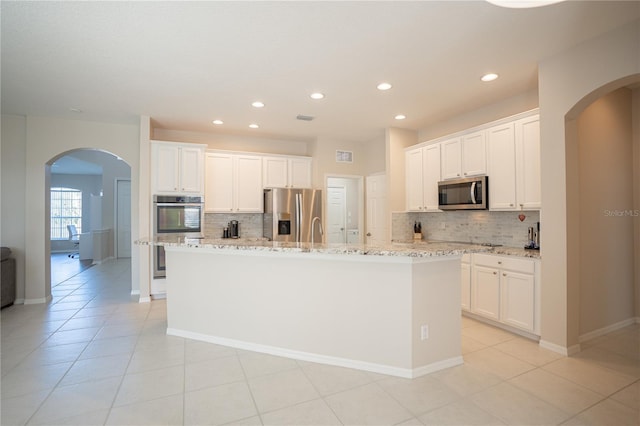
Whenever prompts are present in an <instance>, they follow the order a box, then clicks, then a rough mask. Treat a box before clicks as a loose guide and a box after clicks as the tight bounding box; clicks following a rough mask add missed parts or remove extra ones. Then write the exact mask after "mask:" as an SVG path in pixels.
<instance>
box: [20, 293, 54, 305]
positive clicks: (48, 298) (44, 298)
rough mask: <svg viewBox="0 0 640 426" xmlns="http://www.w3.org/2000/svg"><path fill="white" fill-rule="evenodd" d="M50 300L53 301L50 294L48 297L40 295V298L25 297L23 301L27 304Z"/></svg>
mask: <svg viewBox="0 0 640 426" xmlns="http://www.w3.org/2000/svg"><path fill="white" fill-rule="evenodd" d="M50 301H51V295H49V296H47V297H39V298H36V299H24V302H23V303H24V304H25V305H38V304H41V303H49V302H50ZM14 303H15V302H14Z"/></svg>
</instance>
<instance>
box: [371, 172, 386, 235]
mask: <svg viewBox="0 0 640 426" xmlns="http://www.w3.org/2000/svg"><path fill="white" fill-rule="evenodd" d="M366 194H367V240H366V242H367V244H372V245H379V244H386V243H388V242H389V237H388V235H389V227H388V225H387V223H388V221H387V178H386V176H385V175H371V176H367V189H366Z"/></svg>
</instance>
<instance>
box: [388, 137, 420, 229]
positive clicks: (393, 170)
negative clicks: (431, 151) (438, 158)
mask: <svg viewBox="0 0 640 426" xmlns="http://www.w3.org/2000/svg"><path fill="white" fill-rule="evenodd" d="M417 143H418V133H417V132H415V131H413V130H406V129H398V128H394V127H391V128H388V129H387V130H386V135H385V149H386V152H385V159H386V167H385V169H386V175H387V194H388V200H389V210H388V211H389V221H388V223H387V226H388V229H391V212H394V211H404V210H405V208H406V204H405V187H406V178H405V171H404V169H405V165H404V149H405V148H406V147H408V146H411V145H415V144H417Z"/></svg>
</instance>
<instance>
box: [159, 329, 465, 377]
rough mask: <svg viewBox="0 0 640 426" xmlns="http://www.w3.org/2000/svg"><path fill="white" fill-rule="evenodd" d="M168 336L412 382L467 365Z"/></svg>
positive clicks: (456, 360) (203, 336) (180, 332)
mask: <svg viewBox="0 0 640 426" xmlns="http://www.w3.org/2000/svg"><path fill="white" fill-rule="evenodd" d="M167 334H168V335H170V336H178V337H184V338H187V339H193V340H199V341H202V342H208V343H215V344H217V345H222V346H229V347H232V348H237V349H243V350H247V351H253V352H260V353H265V354H269V355H275V356H281V357H285V358H291V359H297V360H301V361H308V362H316V363H320V364H327V365H334V366H337V367H346V368H353V369H356V370H364V371H371V372H373V373H380V374H386V375H389V376H395V377H402V378H405V379H413V378H416V377H420V376H424V375H425V374H429V373H433V372H435V371H439V370H443V369H445V368H450V367H454V366H456V365H460V364H462V363H463V362H464V361H463V359H462V357H461V356H459V357H453V358H449V359H445V360H442V361H438V362H434V363H431V364H427V365H423V366H421V367H418V368H414V369H409V368H400V367H393V366H389V365H384V364H376V363H371V362H365V361H357V360H353V359H348V358H340V357H333V356H328V355H320V354H315V353H311V352H303V351H296V350H291V349H286V348H280V347H276V346H269V345H261V344H257V343H250V342H245V341H242V340H235V339H227V338H224V337H217V336H210V335H207V334H201V333H194V332H191V331H185V330H180V329H176V328H167Z"/></svg>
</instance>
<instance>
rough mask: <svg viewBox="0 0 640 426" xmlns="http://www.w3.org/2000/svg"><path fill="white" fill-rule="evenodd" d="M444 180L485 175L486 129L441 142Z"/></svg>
mask: <svg viewBox="0 0 640 426" xmlns="http://www.w3.org/2000/svg"><path fill="white" fill-rule="evenodd" d="M440 145H441V150H442V151H441V154H442V160H441V165H442V180H447V179H457V178H465V177H472V176H478V175H483V174H485V173H486V172H487V154H486V144H485V133H484V131H480V132H474V133H469V134H467V135H463V136H462V137H459V138H454V139H450V140H446V141H443V142H441V143H440Z"/></svg>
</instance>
